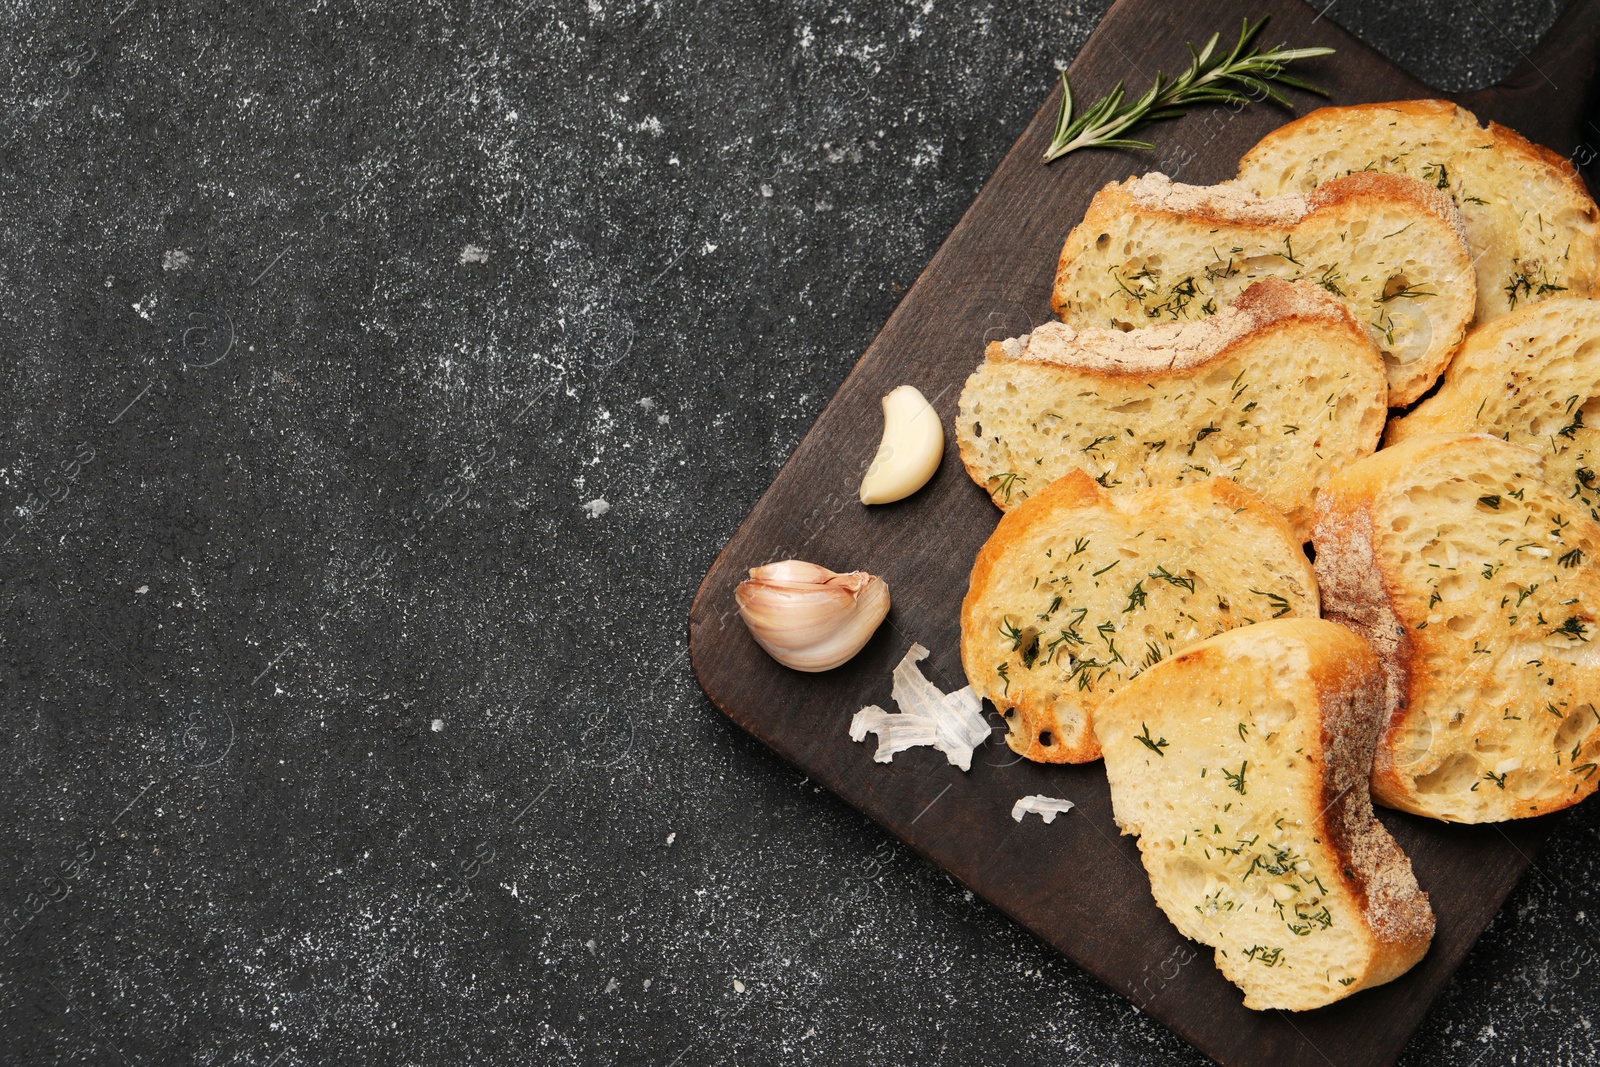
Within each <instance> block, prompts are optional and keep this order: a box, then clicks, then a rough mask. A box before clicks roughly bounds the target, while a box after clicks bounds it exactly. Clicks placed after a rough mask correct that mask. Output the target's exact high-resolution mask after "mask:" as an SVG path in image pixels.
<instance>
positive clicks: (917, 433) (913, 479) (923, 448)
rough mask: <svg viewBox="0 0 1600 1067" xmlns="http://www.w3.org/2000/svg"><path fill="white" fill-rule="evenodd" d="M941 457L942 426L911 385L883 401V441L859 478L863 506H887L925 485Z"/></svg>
mask: <svg viewBox="0 0 1600 1067" xmlns="http://www.w3.org/2000/svg"><path fill="white" fill-rule="evenodd" d="M943 458H944V423H943V422H942V421H941V420H940V418H939V413H938V412H937V411H935V410H934V409H933V405H932V404H930V403H928V400H927V398H926V397H924V396H923V395H922V393H921V392H919V391H918V390H917V387H916V386H914V385H902V386H900V387H899V388H898V389H894V390H891V391H890V393H889V395H887V396H885V397H884V398H883V439H882V441H880V442H879V444H878V454H877V456H876V457H875V458H874V459H873V461H872V466H871V467H868V468H867V475H866V477H865V478H863V479H861V502H862V503H863V504H889V503H893V502H894V501H896V500H904V499H905V498H906V497H908V496H910V495H911V494H912V493H915V492H916V491H917V490H918V489H921V488H922V487H923V486H924V485H927V484H928V479H929V478H932V477H933V472H934V471H936V470H938V469H939V461H940V460H941V459H943Z"/></svg>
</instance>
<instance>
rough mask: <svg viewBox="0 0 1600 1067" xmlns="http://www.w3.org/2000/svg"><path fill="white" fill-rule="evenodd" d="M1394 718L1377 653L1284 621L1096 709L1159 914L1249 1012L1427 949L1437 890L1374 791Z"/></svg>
mask: <svg viewBox="0 0 1600 1067" xmlns="http://www.w3.org/2000/svg"><path fill="white" fill-rule="evenodd" d="M1383 713H1384V680H1383V673H1382V670H1381V668H1380V666H1379V663H1378V660H1377V657H1376V656H1375V655H1374V654H1373V652H1372V651H1371V649H1370V648H1369V647H1368V646H1367V644H1366V642H1364V641H1362V640H1361V639H1360V638H1359V637H1357V636H1356V635H1355V634H1353V633H1351V632H1350V631H1349V630H1347V629H1345V628H1344V627H1341V626H1338V625H1336V624H1334V623H1330V622H1326V621H1323V620H1320V619H1283V620H1280V621H1277V622H1264V623H1259V624H1256V625H1251V626H1244V627H1240V628H1238V629H1234V630H1230V631H1228V632H1226V633H1223V634H1220V635H1218V636H1216V637H1212V638H1210V639H1208V640H1206V641H1203V642H1200V643H1199V644H1197V645H1194V646H1193V647H1191V648H1190V649H1189V650H1187V651H1186V652H1183V653H1181V654H1179V655H1177V656H1174V657H1172V658H1170V659H1168V660H1167V661H1165V662H1164V663H1162V664H1160V665H1158V666H1156V667H1154V668H1152V669H1151V670H1149V671H1148V672H1146V673H1145V674H1144V675H1143V676H1142V677H1140V678H1139V679H1138V680H1137V681H1134V682H1132V683H1130V684H1128V685H1127V686H1124V687H1123V688H1122V689H1121V690H1120V691H1119V692H1118V693H1117V694H1116V695H1115V696H1113V697H1111V698H1110V699H1108V700H1107V701H1106V702H1105V703H1104V704H1103V705H1102V706H1101V708H1100V709H1099V711H1098V712H1097V714H1096V717H1095V730H1096V733H1097V735H1098V737H1099V739H1100V744H1101V747H1102V748H1103V750H1104V752H1105V760H1106V774H1107V777H1108V778H1109V780H1110V784H1111V799H1112V805H1113V809H1114V812H1115V815H1116V819H1117V823H1118V825H1119V826H1121V827H1122V830H1123V832H1124V833H1128V834H1134V835H1137V836H1138V838H1139V852H1140V855H1141V857H1142V859H1143V861H1144V866H1145V870H1146V871H1147V872H1148V873H1149V876H1150V886H1151V891H1152V893H1153V894H1154V896H1155V899H1156V903H1157V904H1159V905H1160V907H1161V909H1162V910H1163V911H1164V912H1165V913H1166V914H1167V917H1168V918H1170V919H1171V920H1172V922H1173V924H1174V925H1176V926H1177V927H1178V929H1179V930H1180V931H1181V932H1182V933H1183V934H1184V935H1185V936H1187V937H1190V938H1193V939H1194V940H1196V941H1199V942H1201V943H1203V944H1206V945H1210V946H1212V947H1213V948H1215V949H1216V953H1215V959H1216V963H1217V966H1218V968H1219V969H1220V970H1221V971H1222V973H1223V974H1224V975H1225V976H1226V977H1227V978H1228V979H1229V980H1230V981H1232V982H1233V983H1234V984H1236V985H1238V986H1239V987H1240V988H1241V989H1242V990H1243V991H1244V994H1245V997H1244V1004H1245V1006H1246V1007H1248V1008H1254V1009H1258V1010H1265V1009H1270V1008H1281V1009H1285V1010H1289V1011H1304V1010H1307V1009H1310V1008H1317V1007H1321V1006H1323V1005H1325V1004H1329V1003H1331V1002H1333V1001H1336V1000H1339V999H1342V998H1344V997H1347V996H1349V995H1350V994H1352V993H1354V992H1356V991H1358V990H1361V989H1365V988H1368V987H1370V986H1374V985H1379V984H1381V983H1384V982H1387V981H1390V980H1392V979H1394V978H1396V977H1398V976H1399V975H1401V974H1403V973H1405V971H1407V970H1408V969H1410V967H1411V966H1412V965H1413V964H1415V963H1416V962H1417V960H1419V959H1421V958H1422V956H1423V955H1424V954H1425V953H1426V952H1427V949H1428V945H1429V943H1430V942H1431V940H1432V937H1433V928H1434V920H1433V912H1432V910H1431V908H1430V907H1429V904H1428V898H1427V894H1426V893H1424V892H1422V891H1421V889H1420V888H1419V887H1418V885H1417V881H1416V878H1415V877H1414V875H1413V874H1412V870H1411V864H1410V862H1409V860H1407V858H1406V856H1405V854H1404V853H1402V852H1401V851H1400V848H1399V847H1398V846H1397V845H1396V844H1395V842H1394V839H1393V838H1392V837H1390V836H1389V833H1388V831H1386V830H1385V829H1384V828H1383V825H1382V824H1381V823H1379V822H1378V821H1377V819H1376V818H1374V816H1373V813H1372V803H1371V799H1370V796H1369V794H1368V787H1367V768H1368V766H1369V765H1370V762H1371V759H1372V752H1373V745H1374V742H1375V740H1376V737H1377V734H1378V731H1379V729H1380V728H1381V725H1382V719H1383Z"/></svg>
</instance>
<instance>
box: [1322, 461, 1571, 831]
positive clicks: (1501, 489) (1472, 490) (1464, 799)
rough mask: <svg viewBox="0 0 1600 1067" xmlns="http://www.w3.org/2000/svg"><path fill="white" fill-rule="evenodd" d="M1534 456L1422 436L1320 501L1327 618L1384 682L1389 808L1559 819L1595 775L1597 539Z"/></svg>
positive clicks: (1376, 769)
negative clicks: (1378, 665) (1365, 648)
mask: <svg viewBox="0 0 1600 1067" xmlns="http://www.w3.org/2000/svg"><path fill="white" fill-rule="evenodd" d="M1544 475H1545V472H1544V469H1543V465H1542V464H1541V462H1540V459H1539V457H1538V455H1536V454H1535V453H1533V452H1532V451H1530V450H1528V449H1526V448H1522V447H1520V446H1518V445H1513V444H1508V443H1506V442H1504V441H1502V440H1500V439H1499V438H1496V437H1490V436H1488V435H1486V434H1465V435H1432V436H1420V437H1415V438H1412V439H1410V440H1407V441H1405V442H1404V443H1402V444H1398V445H1395V446H1394V447H1393V448H1386V449H1384V450H1382V451H1380V452H1378V453H1377V454H1376V455H1374V456H1372V457H1370V458H1368V459H1365V460H1362V461H1361V462H1360V463H1357V464H1355V465H1353V466H1351V467H1350V468H1349V469H1348V470H1345V471H1343V472H1341V473H1340V474H1339V475H1337V476H1336V477H1335V478H1334V479H1333V480H1332V481H1330V482H1329V483H1328V485H1327V487H1326V488H1324V489H1323V491H1322V493H1321V494H1319V495H1318V497H1317V519H1316V528H1315V532H1314V540H1315V542H1316V548H1317V557H1316V560H1317V561H1316V570H1317V578H1318V581H1319V583H1320V585H1321V589H1322V597H1323V606H1324V609H1325V613H1326V616H1327V617H1328V618H1329V619H1333V620H1335V621H1337V622H1341V623H1344V624H1345V625H1347V626H1349V627H1350V628H1351V629H1353V630H1355V631H1356V632H1357V633H1359V634H1361V635H1362V636H1364V637H1366V638H1367V639H1368V640H1369V641H1371V643H1372V646H1373V648H1374V650H1375V651H1376V652H1377V653H1378V656H1379V659H1380V660H1381V662H1382V663H1383V667H1384V672H1385V674H1386V676H1387V680H1388V681H1387V689H1386V700H1387V708H1388V713H1387V720H1386V724H1385V728H1384V733H1383V736H1382V738H1381V739H1380V741H1379V744H1378V749H1377V755H1376V758H1375V760H1374V763H1373V768H1372V793H1373V796H1374V798H1375V799H1377V801H1378V802H1379V803H1380V804H1386V805H1388V806H1389V807H1394V808H1400V809H1402V810H1405V811H1410V812H1414V813H1416V814H1418V815H1427V816H1431V817H1433V818H1436V819H1444V820H1447V821H1450V822H1473V823H1476V822H1497V821H1501V820H1505V819H1518V818H1526V817H1528V816H1533V815H1544V814H1547V813H1549V812H1552V811H1559V810H1561V809H1562V808H1566V807H1569V806H1571V805H1573V804H1576V803H1577V802H1578V801H1580V800H1582V799H1583V798H1584V797H1586V796H1588V795H1589V794H1590V793H1593V792H1594V790H1595V786H1596V782H1597V779H1600V774H1597V772H1596V765H1597V763H1600V712H1597V711H1596V708H1597V707H1600V621H1597V620H1600V569H1597V567H1596V559H1597V555H1596V554H1597V553H1600V524H1597V523H1596V522H1595V521H1594V520H1593V519H1591V518H1590V517H1589V516H1588V514H1587V512H1586V511H1585V510H1584V509H1583V508H1581V507H1579V506H1578V503H1577V501H1575V500H1572V499H1571V498H1570V497H1569V495H1568V494H1567V492H1565V491H1564V490H1563V489H1561V488H1560V487H1557V486H1552V485H1551V484H1550V483H1548V482H1547V481H1546V480H1545V476H1544Z"/></svg>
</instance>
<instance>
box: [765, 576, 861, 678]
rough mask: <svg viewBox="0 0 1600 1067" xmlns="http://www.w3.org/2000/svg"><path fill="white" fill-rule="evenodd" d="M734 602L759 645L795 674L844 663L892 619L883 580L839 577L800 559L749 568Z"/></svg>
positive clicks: (825, 668)
mask: <svg viewBox="0 0 1600 1067" xmlns="http://www.w3.org/2000/svg"><path fill="white" fill-rule="evenodd" d="M733 598H734V602H735V603H737V604H738V606H739V616H740V618H742V619H744V624H745V627H746V629H748V630H749V631H750V636H751V637H754V638H755V639H756V643H757V644H758V645H760V646H761V647H762V648H764V649H766V651H767V654H768V655H770V656H771V657H772V658H773V659H775V660H777V661H778V662H779V663H781V664H783V665H784V666H785V667H792V668H794V669H795V670H797V671H809V672H816V671H828V670H832V669H833V668H835V667H837V666H839V665H840V664H841V663H844V662H845V661H846V660H848V659H850V658H851V657H852V656H854V655H855V654H856V653H857V652H860V651H861V649H862V648H863V647H864V646H865V645H866V643H867V641H869V640H870V639H871V638H872V635H873V633H874V632H875V631H876V630H877V629H878V626H879V624H880V623H882V622H883V620H884V617H885V616H886V615H888V614H889V587H888V586H887V585H885V584H884V582H883V579H881V578H877V577H874V576H873V575H871V574H868V573H867V572H866V571H852V572H850V573H849V574H838V573H836V572H834V571H830V570H829V569H828V568H826V567H819V566H818V565H817V564H815V563H807V562H805V561H804V560H798V559H786V560H782V561H780V562H778V563H769V564H767V565H766V566H763V567H752V568H750V577H749V579H748V580H746V581H743V582H740V583H739V587H738V588H737V589H735V590H734V593H733Z"/></svg>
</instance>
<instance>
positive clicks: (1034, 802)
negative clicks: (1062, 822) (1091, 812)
mask: <svg viewBox="0 0 1600 1067" xmlns="http://www.w3.org/2000/svg"><path fill="white" fill-rule="evenodd" d="M1075 807H1077V805H1076V804H1074V803H1073V802H1072V801H1070V800H1062V799H1061V798H1060V797H1047V796H1044V795H1042V794H1040V793H1035V794H1033V795H1032V796H1030V797H1023V798H1022V799H1021V800H1018V801H1017V802H1016V803H1015V804H1013V805H1011V817H1012V818H1013V819H1015V820H1017V822H1021V821H1022V817H1023V816H1024V815H1026V814H1027V813H1028V812H1030V811H1031V812H1033V813H1034V814H1035V815H1037V816H1039V818H1041V819H1043V820H1044V821H1045V822H1046V823H1052V822H1055V821H1056V816H1057V815H1059V814H1061V813H1062V812H1064V811H1071V810H1072V809H1073V808H1075Z"/></svg>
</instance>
